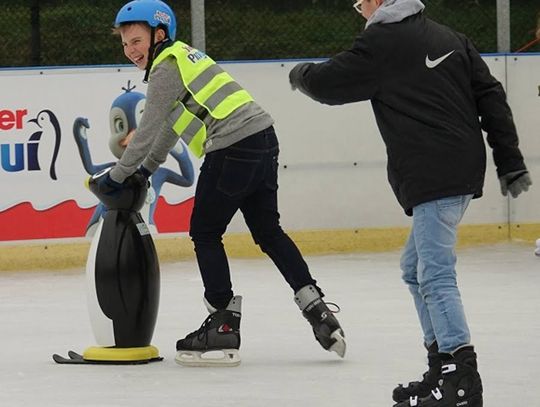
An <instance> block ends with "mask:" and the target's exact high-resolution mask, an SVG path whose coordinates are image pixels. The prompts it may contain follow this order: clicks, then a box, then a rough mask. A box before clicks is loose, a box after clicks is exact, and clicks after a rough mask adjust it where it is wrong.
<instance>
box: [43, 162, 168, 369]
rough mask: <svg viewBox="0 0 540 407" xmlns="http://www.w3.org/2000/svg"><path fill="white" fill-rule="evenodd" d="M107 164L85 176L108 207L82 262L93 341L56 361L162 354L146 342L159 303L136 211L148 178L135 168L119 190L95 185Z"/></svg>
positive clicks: (147, 239) (149, 243) (123, 360)
mask: <svg viewBox="0 0 540 407" xmlns="http://www.w3.org/2000/svg"><path fill="white" fill-rule="evenodd" d="M110 170H111V168H106V169H104V170H102V171H99V172H98V173H96V174H95V175H93V176H92V177H90V178H89V179H88V188H89V189H90V191H92V192H93V193H94V194H95V195H96V196H97V197H98V198H99V200H100V201H101V202H102V203H103V204H104V205H105V207H106V208H107V211H106V213H105V215H104V217H103V221H102V222H100V223H99V226H98V228H97V230H96V234H95V236H94V239H93V240H92V244H91V246H90V253H89V255H88V260H87V264H86V275H87V287H88V290H87V292H88V309H89V313H90V322H91V324H92V329H93V331H94V336H95V338H96V342H97V345H98V346H94V347H90V348H88V349H86V351H85V352H84V353H83V355H79V354H77V353H76V352H73V351H70V352H69V353H68V355H69V358H63V357H62V356H59V355H56V354H55V355H53V359H54V360H55V361H56V362H57V363H73V364H84V363H92V364H99V363H106V364H139V363H148V362H152V361H158V360H162V359H163V358H161V357H160V356H159V351H158V349H157V348H156V347H154V346H151V345H150V341H151V340H152V335H153V332H154V327H155V324H156V319H157V313H158V306H159V290H160V278H159V263H158V258H157V254H156V249H155V246H154V242H153V240H152V237H151V235H150V232H149V230H148V227H147V225H146V224H145V222H144V220H143V219H142V217H141V215H140V213H139V212H138V211H139V210H140V209H141V208H142V206H143V205H144V202H145V199H146V192H147V189H148V181H147V179H146V178H145V177H144V175H142V174H141V173H140V172H136V173H135V174H133V175H131V176H130V177H128V178H127V179H126V180H125V181H124V184H123V187H122V188H121V189H120V190H116V191H114V192H111V191H104V190H103V189H100V188H99V187H98V183H99V180H100V178H101V177H105V176H106V175H107V174H108V172H109V171H110Z"/></svg>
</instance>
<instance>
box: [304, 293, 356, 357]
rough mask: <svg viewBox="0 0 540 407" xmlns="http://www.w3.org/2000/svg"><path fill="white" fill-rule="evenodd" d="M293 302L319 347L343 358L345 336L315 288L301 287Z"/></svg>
mask: <svg viewBox="0 0 540 407" xmlns="http://www.w3.org/2000/svg"><path fill="white" fill-rule="evenodd" d="M294 300H295V301H296V304H297V305H298V307H299V308H300V310H301V311H302V315H303V316H304V317H305V318H306V319H307V320H308V322H309V323H310V324H311V327H312V328H313V333H314V334H315V339H317V341H318V342H319V343H320V344H321V346H322V347H323V348H324V349H326V350H327V351H330V352H336V353H337V354H338V355H339V356H341V357H344V356H345V350H346V347H347V346H346V343H345V334H344V333H343V329H341V326H340V325H339V322H338V320H337V319H336V317H335V316H334V313H333V312H332V311H331V310H330V309H329V308H328V305H327V304H326V303H325V302H324V301H323V300H322V298H321V295H320V293H319V291H318V290H317V288H316V287H315V286H313V285H307V286H305V287H302V288H301V289H300V290H298V292H297V293H296V295H295V296H294ZM334 305H335V304H334ZM336 307H337V305H336ZM337 308H338V311H336V312H339V307H337Z"/></svg>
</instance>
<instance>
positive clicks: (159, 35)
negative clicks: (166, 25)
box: [155, 28, 167, 42]
mask: <svg viewBox="0 0 540 407" xmlns="http://www.w3.org/2000/svg"><path fill="white" fill-rule="evenodd" d="M155 35H156V37H155V40H156V42H161V41H163V40H164V39H165V38H166V37H167V35H166V34H165V30H164V29H163V28H158V29H157V30H156V34H155Z"/></svg>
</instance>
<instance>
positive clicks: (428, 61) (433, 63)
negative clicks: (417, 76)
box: [426, 49, 456, 69]
mask: <svg viewBox="0 0 540 407" xmlns="http://www.w3.org/2000/svg"><path fill="white" fill-rule="evenodd" d="M455 51H456V50H455V49H454V50H452V51H450V52H449V53H448V54H445V55H443V56H442V57H439V58H437V59H434V60H433V61H432V60H431V59H429V55H426V66H427V67H428V68H429V69H433V68H435V67H436V66H437V65H439V64H440V63H441V62H442V61H444V60H445V59H446V58H448V57H449V56H450V55H452V54H453V53H454V52H455Z"/></svg>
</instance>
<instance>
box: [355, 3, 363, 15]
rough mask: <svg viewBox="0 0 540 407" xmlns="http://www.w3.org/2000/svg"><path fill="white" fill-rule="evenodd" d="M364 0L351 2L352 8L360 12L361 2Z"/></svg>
mask: <svg viewBox="0 0 540 407" xmlns="http://www.w3.org/2000/svg"><path fill="white" fill-rule="evenodd" d="M363 2H364V0H357V1H356V3H354V4H353V8H354V9H355V10H356V11H357V12H358V13H360V14H362V8H361V7H362V3H363Z"/></svg>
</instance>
